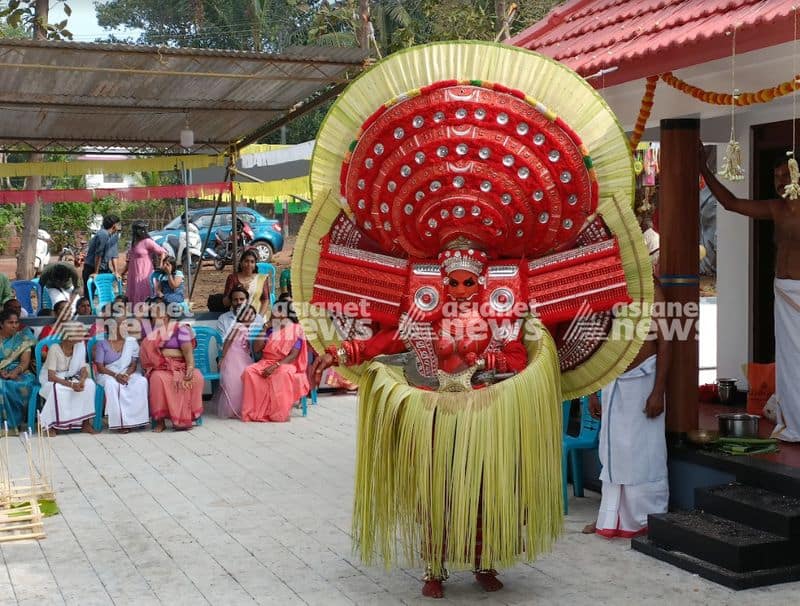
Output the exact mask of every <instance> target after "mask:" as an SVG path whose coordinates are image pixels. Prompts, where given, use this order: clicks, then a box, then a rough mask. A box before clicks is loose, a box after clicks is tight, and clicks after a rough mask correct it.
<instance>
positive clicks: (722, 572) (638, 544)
mask: <svg viewBox="0 0 800 606" xmlns="http://www.w3.org/2000/svg"><path fill="white" fill-rule="evenodd" d="M631 547H632V548H633V550H634V551H639V552H641V553H644V554H647V555H649V556H651V557H654V558H656V559H657V560H661V561H662V562H666V563H667V564H672V565H673V566H677V567H678V568H682V569H683V570H686V571H688V572H691V573H693V574H697V575H700V576H701V577H703V578H704V579H708V580H709V581H712V582H714V583H719V584H720V585H724V586H725V587H730V588H731V589H737V590H738V589H751V588H753V587H763V586H765V585H776V584H778V583H790V582H792V581H800V564H794V565H791V566H781V567H779V568H768V569H761V570H749V571H747V572H734V571H732V570H727V569H726V568H722V567H721V566H717V565H715V564H712V563H710V562H704V561H703V560H701V559H699V558H696V557H694V556H691V555H689V554H687V553H683V552H681V551H676V550H670V549H665V548H663V547H660V546H658V545H656V544H655V543H653V542H652V541H651V540H650V539H649V538H648V537H636V538H635V539H633V540H632V541H631ZM742 603H743V604H745V603H746V602H742Z"/></svg>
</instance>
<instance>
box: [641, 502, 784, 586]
mask: <svg viewBox="0 0 800 606" xmlns="http://www.w3.org/2000/svg"><path fill="white" fill-rule="evenodd" d="M648 536H649V538H650V540H651V541H652V542H653V543H655V544H656V545H658V546H659V547H663V548H666V549H670V550H677V551H682V552H683V553H686V554H688V555H692V556H695V557H697V558H700V559H701V560H705V561H706V562H710V563H712V564H716V565H717V566H721V567H723V568H727V569H728V570H731V571H733V572H747V571H750V570H760V569H764V568H777V567H779V566H788V565H791V564H797V563H800V549H797V548H796V547H794V546H793V545H792V543H791V541H789V540H788V539H786V538H785V537H781V536H778V535H776V534H772V533H769V532H766V531H764V530H759V529H757V528H752V527H750V526H746V525H744V524H741V523H739V522H734V521H732V520H726V519H724V518H720V517H717V516H715V515H711V514H708V513H703V512H701V511H687V512H673V513H663V514H655V515H650V516H648Z"/></svg>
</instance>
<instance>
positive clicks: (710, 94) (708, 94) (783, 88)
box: [661, 72, 800, 107]
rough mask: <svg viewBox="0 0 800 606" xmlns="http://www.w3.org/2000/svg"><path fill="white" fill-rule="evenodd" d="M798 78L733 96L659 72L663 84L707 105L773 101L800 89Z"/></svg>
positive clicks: (739, 105) (749, 103)
mask: <svg viewBox="0 0 800 606" xmlns="http://www.w3.org/2000/svg"><path fill="white" fill-rule="evenodd" d="M798 78H800V74H798V75H797V76H795V78H794V79H793V80H789V81H786V82H781V83H780V84H778V85H776V86H772V87H770V88H762V89H761V90H757V91H756V92H753V93H741V92H740V93H739V95H738V96H736V97H734V95H731V94H728V93H718V92H714V91H707V90H703V89H702V88H699V87H697V86H694V85H693V84H689V83H688V82H686V81H685V80H681V79H680V78H678V77H677V76H675V75H674V74H673V73H672V72H665V73H663V74H661V80H662V81H663V82H664V83H665V84H667V85H668V86H671V87H672V88H674V89H675V90H679V91H680V92H682V93H685V94H687V95H690V96H692V97H694V98H695V99H697V100H699V101H702V102H703V103H708V104H709V105H731V104H732V103H733V104H735V105H736V107H746V106H748V105H757V104H759V103H769V102H770V101H774V100H775V99H779V98H780V97H785V96H786V95H789V94H791V93H793V92H794V91H796V90H798V89H800V81H799V80H798Z"/></svg>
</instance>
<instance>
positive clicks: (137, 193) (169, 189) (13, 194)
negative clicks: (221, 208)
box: [0, 181, 231, 204]
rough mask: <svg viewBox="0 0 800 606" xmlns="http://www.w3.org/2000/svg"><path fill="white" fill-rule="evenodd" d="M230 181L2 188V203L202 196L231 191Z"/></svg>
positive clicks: (0, 196)
mask: <svg viewBox="0 0 800 606" xmlns="http://www.w3.org/2000/svg"><path fill="white" fill-rule="evenodd" d="M230 191H231V184H230V182H229V181H225V182H221V183H200V184H195V185H159V186H155V187H119V188H105V189H20V190H17V189H14V190H4V191H0V204H33V202H35V201H36V200H39V201H40V202H42V203H44V204H53V203H56V202H85V203H91V202H93V201H94V200H95V199H97V198H102V197H104V196H114V197H115V198H117V199H119V200H126V201H128V202H132V201H136V200H157V199H160V198H202V197H203V196H211V195H218V194H220V193H230Z"/></svg>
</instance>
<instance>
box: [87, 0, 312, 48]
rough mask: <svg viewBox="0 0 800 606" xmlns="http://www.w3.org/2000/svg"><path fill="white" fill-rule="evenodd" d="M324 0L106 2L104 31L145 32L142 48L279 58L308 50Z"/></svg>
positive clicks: (100, 13) (100, 18)
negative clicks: (292, 49)
mask: <svg viewBox="0 0 800 606" xmlns="http://www.w3.org/2000/svg"><path fill="white" fill-rule="evenodd" d="M314 3H318V0H309V1H304V0H174V1H172V2H164V1H163V0H105V1H102V2H98V3H97V22H98V23H99V24H100V25H101V26H102V27H104V28H108V29H113V28H117V27H127V28H133V29H141V30H143V33H142V34H141V36H140V37H139V39H138V40H136V42H138V43H143V44H169V45H175V46H192V47H197V48H227V49H238V50H258V51H266V52H277V51H280V50H282V49H285V48H286V47H287V46H293V45H295V46H296V45H301V44H304V43H305V41H306V38H307V35H306V30H307V26H308V22H309V20H310V15H311V13H312V11H313V9H314V7H313V4H314Z"/></svg>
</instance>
